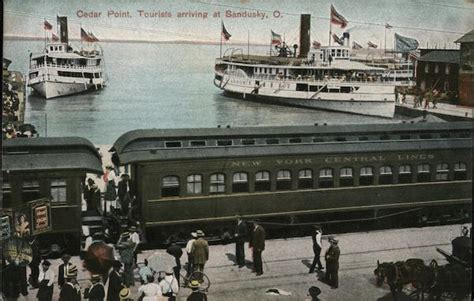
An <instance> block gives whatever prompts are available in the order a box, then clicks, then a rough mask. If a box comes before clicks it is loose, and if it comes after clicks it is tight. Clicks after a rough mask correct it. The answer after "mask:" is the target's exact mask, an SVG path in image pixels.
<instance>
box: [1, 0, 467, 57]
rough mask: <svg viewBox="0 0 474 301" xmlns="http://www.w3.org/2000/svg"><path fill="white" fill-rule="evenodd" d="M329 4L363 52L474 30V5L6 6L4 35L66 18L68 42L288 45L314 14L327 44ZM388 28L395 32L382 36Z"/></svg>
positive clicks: (161, 2) (49, 0)
mask: <svg viewBox="0 0 474 301" xmlns="http://www.w3.org/2000/svg"><path fill="white" fill-rule="evenodd" d="M65 3H67V5H65ZM331 4H332V5H334V7H335V8H336V10H337V11H338V12H339V13H340V14H341V15H343V16H344V17H345V18H346V19H347V20H348V21H349V24H348V26H347V27H346V28H345V29H341V28H338V27H337V26H335V25H333V27H332V28H333V32H335V33H337V34H338V35H341V34H342V32H343V31H345V30H349V31H350V32H351V41H357V42H358V43H359V44H361V45H364V46H366V45H367V42H368V41H371V42H372V43H375V44H377V45H379V47H383V45H384V43H385V38H386V41H387V42H386V43H387V47H388V48H390V47H392V45H393V35H394V33H395V32H396V33H398V34H401V35H404V36H407V37H412V38H415V39H417V40H418V41H419V42H420V46H422V47H426V46H428V47H435V46H436V47H438V48H443V47H446V48H454V47H456V45H455V44H454V41H455V40H456V39H458V38H459V37H461V36H462V35H463V34H464V33H466V32H468V31H470V30H472V29H474V18H472V15H474V1H473V0H453V1H448V0H444V1H443V0H432V1H431V0H361V1H354V0H352V1H351V0H333V1H323V0H294V1H289V0H286V1H280V0H272V1H270V0H261V1H256V0H223V1H217V0H187V1H186V0H176V1H171V0H169V1H165V0H155V1H151V0H147V1H126V0H110V1H106V0H102V1H96V0H70V1H64V0H22V1H18V0H5V1H4V36H7V37H9V36H22V37H25V36H26V37H43V35H44V32H43V21H44V19H45V18H46V19H47V20H48V21H49V22H50V23H51V24H53V25H54V28H53V31H56V20H55V16H56V15H65V16H68V21H69V35H70V37H72V38H79V37H80V27H81V26H82V27H83V28H84V29H85V30H86V31H91V32H93V33H94V35H95V36H96V37H98V38H99V39H103V40H144V41H177V40H178V41H183V40H184V41H194V42H209V43H219V41H220V38H221V35H220V32H221V22H223V23H224V24H225V27H226V29H227V31H228V32H229V33H230V34H231V35H232V36H231V38H230V41H229V42H233V43H242V44H246V43H247V40H249V41H250V43H251V44H266V43H268V44H269V43H270V31H271V30H273V31H274V32H276V33H278V34H281V35H282V36H283V37H284V38H285V40H286V41H287V42H288V43H290V44H293V43H298V37H299V18H300V17H299V16H300V14H302V13H305V14H311V16H312V19H311V38H312V40H317V41H319V42H321V43H322V44H323V45H327V43H328V36H329V35H328V32H329V12H330V6H331ZM139 11H142V13H141V15H140V12H139ZM127 12H128V13H127ZM229 12H231V13H232V12H233V13H244V12H247V13H250V14H252V16H245V15H244V16H237V17H235V16H229ZM94 13H95V14H94ZM99 13H100V15H99ZM193 13H194V15H193ZM198 13H200V14H198ZM206 13H207V16H206ZM217 13H219V14H217ZM87 14H90V15H92V17H86V16H84V15H87ZM146 14H151V15H153V14H154V15H155V16H154V17H146V16H145V15H146ZM160 14H161V15H160ZM263 14H264V15H263ZM94 15H95V17H94ZM386 23H388V24H390V25H391V26H393V28H392V29H389V30H385V26H384V25H385V24H386Z"/></svg>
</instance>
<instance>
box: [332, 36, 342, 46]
mask: <svg viewBox="0 0 474 301" xmlns="http://www.w3.org/2000/svg"><path fill="white" fill-rule="evenodd" d="M332 38H333V40H334V42H336V43H338V44H339V45H341V46H342V45H344V41H343V40H342V39H341V38H339V37H338V36H337V34H335V33H333V34H332Z"/></svg>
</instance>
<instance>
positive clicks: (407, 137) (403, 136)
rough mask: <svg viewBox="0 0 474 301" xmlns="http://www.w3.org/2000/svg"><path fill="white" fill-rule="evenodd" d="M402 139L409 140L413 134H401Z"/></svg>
mask: <svg viewBox="0 0 474 301" xmlns="http://www.w3.org/2000/svg"><path fill="white" fill-rule="evenodd" d="M400 139H402V140H408V139H411V136H410V135H400Z"/></svg>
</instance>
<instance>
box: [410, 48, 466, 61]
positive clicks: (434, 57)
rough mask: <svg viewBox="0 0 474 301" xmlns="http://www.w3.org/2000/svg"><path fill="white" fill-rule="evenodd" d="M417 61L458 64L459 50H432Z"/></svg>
mask: <svg viewBox="0 0 474 301" xmlns="http://www.w3.org/2000/svg"><path fill="white" fill-rule="evenodd" d="M418 61H421V62H436V63H449V64H459V62H460V55H459V50H442V49H434V50H432V51H430V52H428V53H427V54H424V55H422V56H421V57H420V58H419V59H418Z"/></svg>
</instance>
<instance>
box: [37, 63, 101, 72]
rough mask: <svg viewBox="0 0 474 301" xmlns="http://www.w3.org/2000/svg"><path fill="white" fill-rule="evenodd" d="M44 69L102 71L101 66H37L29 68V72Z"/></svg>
mask: <svg viewBox="0 0 474 301" xmlns="http://www.w3.org/2000/svg"><path fill="white" fill-rule="evenodd" d="M44 67H48V68H63V69H72V70H90V71H96V70H100V69H102V66H101V65H94V66H77V65H73V64H46V65H45V64H39V65H35V66H31V68H30V71H33V70H36V69H41V68H44Z"/></svg>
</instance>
